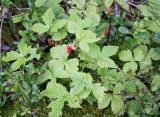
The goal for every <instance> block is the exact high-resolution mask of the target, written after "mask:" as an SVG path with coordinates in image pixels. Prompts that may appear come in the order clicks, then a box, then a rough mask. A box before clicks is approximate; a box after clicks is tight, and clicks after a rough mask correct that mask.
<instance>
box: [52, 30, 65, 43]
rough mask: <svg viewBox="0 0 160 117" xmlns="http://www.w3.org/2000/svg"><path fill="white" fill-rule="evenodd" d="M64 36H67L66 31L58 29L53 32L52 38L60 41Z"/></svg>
mask: <svg viewBox="0 0 160 117" xmlns="http://www.w3.org/2000/svg"><path fill="white" fill-rule="evenodd" d="M66 36H67V33H66V31H64V30H59V31H58V32H56V33H54V35H53V40H55V41H60V40H62V39H64V38H65V37H66Z"/></svg>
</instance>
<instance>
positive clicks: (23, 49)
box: [18, 42, 31, 56]
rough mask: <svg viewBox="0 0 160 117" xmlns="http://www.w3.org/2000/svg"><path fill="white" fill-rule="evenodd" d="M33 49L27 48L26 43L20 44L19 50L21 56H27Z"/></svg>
mask: <svg viewBox="0 0 160 117" xmlns="http://www.w3.org/2000/svg"><path fill="white" fill-rule="evenodd" d="M30 49H31V46H27V44H25V43H24V42H19V44H18V50H19V52H20V54H21V55H23V56H26V55H27V54H28V53H29V51H30Z"/></svg>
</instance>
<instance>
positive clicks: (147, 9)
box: [140, 5, 153, 17]
mask: <svg viewBox="0 0 160 117" xmlns="http://www.w3.org/2000/svg"><path fill="white" fill-rule="evenodd" d="M140 10H141V12H142V14H143V15H144V16H147V17H149V16H153V12H152V9H151V8H150V7H149V6H147V5H141V6H140Z"/></svg>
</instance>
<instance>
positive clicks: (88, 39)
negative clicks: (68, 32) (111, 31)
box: [76, 30, 99, 45]
mask: <svg viewBox="0 0 160 117" xmlns="http://www.w3.org/2000/svg"><path fill="white" fill-rule="evenodd" d="M76 39H77V41H80V42H83V43H94V42H97V41H99V39H98V38H96V34H95V33H93V32H92V31H90V30H80V31H78V32H77V33H76ZM81 45H82V44H81Z"/></svg>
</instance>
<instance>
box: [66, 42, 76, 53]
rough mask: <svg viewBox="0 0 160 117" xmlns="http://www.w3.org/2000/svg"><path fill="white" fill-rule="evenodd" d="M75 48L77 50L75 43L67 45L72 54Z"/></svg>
mask: <svg viewBox="0 0 160 117" xmlns="http://www.w3.org/2000/svg"><path fill="white" fill-rule="evenodd" d="M73 50H75V47H74V45H73V44H68V45H67V52H68V53H69V54H71V53H72V52H73Z"/></svg>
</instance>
